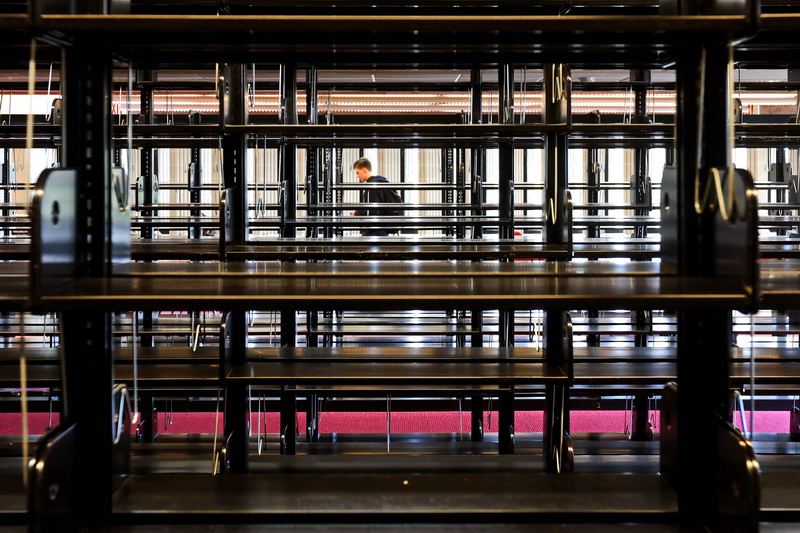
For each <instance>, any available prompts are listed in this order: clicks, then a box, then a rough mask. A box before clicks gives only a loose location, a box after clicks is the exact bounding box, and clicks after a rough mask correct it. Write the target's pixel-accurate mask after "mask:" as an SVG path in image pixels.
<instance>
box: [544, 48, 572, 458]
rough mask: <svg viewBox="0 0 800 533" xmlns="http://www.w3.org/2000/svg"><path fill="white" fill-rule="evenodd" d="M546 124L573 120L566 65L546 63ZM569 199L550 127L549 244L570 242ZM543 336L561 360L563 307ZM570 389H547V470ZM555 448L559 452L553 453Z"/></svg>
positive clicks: (559, 139) (560, 139)
mask: <svg viewBox="0 0 800 533" xmlns="http://www.w3.org/2000/svg"><path fill="white" fill-rule="evenodd" d="M543 90H544V104H543V107H542V122H543V123H544V124H561V125H564V126H568V125H570V124H571V123H572V109H571V98H570V93H571V77H570V73H569V68H568V67H567V66H566V65H556V64H547V65H545V67H544V87H543ZM566 202H567V132H566V130H564V131H549V132H547V133H546V134H545V177H544V206H543V211H544V237H545V242H546V243H548V244H566V243H568V242H569V235H568V234H567V233H568V232H569V231H571V228H570V227H569V225H568V224H567V221H566V220H565V218H566V217H565V216H564V207H565V206H566ZM544 318H545V324H544V339H545V347H546V350H547V351H546V358H547V361H548V362H549V363H553V364H559V365H560V364H562V363H563V362H564V359H565V352H566V349H567V348H566V346H565V343H564V341H565V339H564V331H565V328H566V317H565V314H564V313H562V312H561V311H556V310H546V311H545V317H544ZM568 402H569V399H568V390H567V389H566V387H563V386H561V385H554V386H549V387H547V388H546V391H545V424H544V435H543V439H544V445H545V447H544V450H545V453H544V464H545V470H546V471H548V472H558V471H560V469H561V464H560V462H561V460H562V458H561V457H560V451H561V447H562V446H561V445H560V444H559V443H563V433H564V430H565V425H564V424H565V420H564V418H563V415H564V411H565V409H566V406H567V405H568ZM554 450H556V451H558V454H554Z"/></svg>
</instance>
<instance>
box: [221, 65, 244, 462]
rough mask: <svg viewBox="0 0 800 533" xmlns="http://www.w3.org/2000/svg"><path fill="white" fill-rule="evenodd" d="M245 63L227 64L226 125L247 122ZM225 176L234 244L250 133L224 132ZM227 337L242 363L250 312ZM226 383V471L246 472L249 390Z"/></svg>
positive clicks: (232, 320)
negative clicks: (232, 214)
mask: <svg viewBox="0 0 800 533" xmlns="http://www.w3.org/2000/svg"><path fill="white" fill-rule="evenodd" d="M246 74H247V69H246V66H245V65H241V64H231V65H225V68H224V76H223V83H224V87H223V95H222V100H223V111H224V116H223V121H224V125H243V124H247V105H246V100H245V97H246V90H245V89H246V87H247V83H246ZM222 153H223V159H222V164H223V176H224V179H225V187H226V188H227V189H229V191H230V193H229V196H228V199H229V200H230V202H231V203H232V205H233V207H232V211H233V212H234V213H237V214H238V215H239V218H238V219H237V220H234V221H233V227H232V235H231V240H232V242H233V243H234V244H238V245H241V244H244V243H246V242H247V238H248V232H249V230H248V216H249V210H248V201H247V177H246V175H245V158H246V155H247V136H246V135H245V134H244V133H240V132H224V135H223V137H222ZM226 328H227V330H226V337H227V338H228V342H229V345H230V348H229V360H228V361H227V363H230V364H242V363H244V361H245V357H246V352H247V335H248V330H247V313H246V312H245V311H232V312H230V313H229V316H228V320H227V323H226ZM223 383H224V384H225V430H224V431H225V438H226V450H227V461H228V462H227V465H226V466H227V471H228V472H231V473H235V474H239V473H244V472H246V471H247V468H248V438H249V437H248V431H247V428H248V424H249V420H248V418H249V415H248V394H247V388H246V387H245V386H242V385H240V384H237V383H226V382H224V381H223Z"/></svg>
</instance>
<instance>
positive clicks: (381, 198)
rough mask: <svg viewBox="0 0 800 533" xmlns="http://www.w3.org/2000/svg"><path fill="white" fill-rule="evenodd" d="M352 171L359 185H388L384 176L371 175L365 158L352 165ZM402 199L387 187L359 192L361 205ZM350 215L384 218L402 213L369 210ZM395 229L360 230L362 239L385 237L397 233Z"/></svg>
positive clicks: (386, 209)
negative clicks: (354, 172)
mask: <svg viewBox="0 0 800 533" xmlns="http://www.w3.org/2000/svg"><path fill="white" fill-rule="evenodd" d="M353 169H354V170H355V171H356V176H357V177H358V180H359V181H360V182H361V183H389V180H388V179H387V178H386V177H385V176H379V175H374V174H373V173H372V163H371V162H370V160H369V159H367V158H366V157H362V158H361V159H359V160H357V161H356V162H355V163H353ZM402 201H403V199H402V198H401V197H400V195H399V194H397V192H396V191H395V190H394V189H391V188H389V187H370V188H368V189H364V190H362V191H361V203H362V204H380V203H402ZM350 214H351V215H355V216H360V217H365V216H372V217H385V216H400V215H401V214H402V213H401V211H400V210H399V209H396V208H374V207H373V208H369V207H365V208H364V209H358V210H356V211H351V212H350ZM398 231H399V230H398V229H397V228H391V227H380V228H364V229H362V230H361V235H362V236H364V237H386V236H388V235H389V234H391V233H397V232H398Z"/></svg>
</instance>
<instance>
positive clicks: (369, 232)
mask: <svg viewBox="0 0 800 533" xmlns="http://www.w3.org/2000/svg"><path fill="white" fill-rule="evenodd" d="M364 183H389V180H388V179H387V178H386V177H385V176H377V175H376V176H370V178H369V179H368V180H367V181H365V182H364ZM382 192H383V191H381V190H380V189H379V188H377V187H370V188H369V189H364V190H362V191H361V203H362V204H379V203H381V202H383V201H384V200H383V198H384V196H383V194H382ZM355 213H356V216H360V217H367V216H370V217H380V216H381V214H382V213H381V209H380V208H377V207H373V208H369V207H365V208H363V209H357V210H356V212H355ZM361 235H363V236H364V237H386V236H388V235H389V231H388V230H387V229H385V228H364V229H362V230H361Z"/></svg>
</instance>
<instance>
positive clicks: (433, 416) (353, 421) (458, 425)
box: [0, 411, 789, 435]
mask: <svg viewBox="0 0 800 533" xmlns="http://www.w3.org/2000/svg"><path fill="white" fill-rule="evenodd" d="M570 418H571V432H572V433H624V432H625V430H626V420H627V416H626V413H625V412H623V411H573V412H572V413H571V414H570ZM48 419H49V415H48V414H46V413H32V414H30V415H29V419H28V420H29V432H30V433H31V434H34V435H38V434H41V433H43V432H44V431H46V429H47V425H48ZM214 419H215V415H214V413H173V414H171V415H169V416H165V414H164V413H159V421H158V423H159V425H158V431H159V433H213V431H214ZM651 420H652V422H653V423H654V427H655V430H656V431H658V417H657V416H655V417H653V418H652V419H651ZM52 421H53V424H57V423H58V415H53V417H52ZM745 422H746V423H747V424H748V425H749V424H750V414H749V413H746V414H745ZM251 424H252V426H251V427H252V428H253V432H254V433H255V432H256V431H257V427H258V425H259V424H258V415H257V414H256V413H253V414H252V415H251ZM265 425H266V432H267V433H277V432H278V415H277V414H276V413H269V414H267V415H266V420H265V419H264V416H263V415H262V417H261V427H260V430H261V432H262V433H263V432H264V426H265ZM222 427H223V417H222V415H221V414H220V416H219V431H220V432H221V431H222ZM298 427H299V428H301V433H302V432H303V428H305V414H304V413H300V415H299V416H298ZM737 427H739V424H738V417H737ZM484 428H485V431H486V432H487V433H494V432H497V413H495V412H493V413H485V414H484ZM469 429H470V413H469V412H464V413H462V414H461V416H460V417H459V413H458V412H426V413H407V412H396V413H392V420H391V432H392V433H457V432H460V431H462V432H469ZM755 430H756V432H759V433H786V432H788V430H789V413H788V412H783V411H760V412H758V413H756V418H755ZM516 431H517V432H518V433H538V432H541V431H542V412H541V411H525V412H519V413H517V415H516ZM320 432H322V433H386V413H328V412H326V413H322V416H321V418H320ZM21 433H22V416H21V415H20V414H15V413H2V414H0V435H19V434H21Z"/></svg>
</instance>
